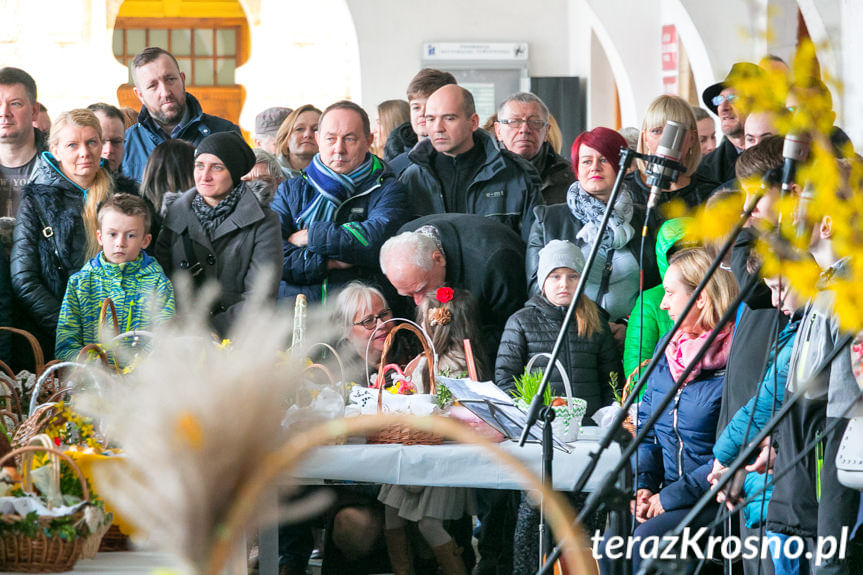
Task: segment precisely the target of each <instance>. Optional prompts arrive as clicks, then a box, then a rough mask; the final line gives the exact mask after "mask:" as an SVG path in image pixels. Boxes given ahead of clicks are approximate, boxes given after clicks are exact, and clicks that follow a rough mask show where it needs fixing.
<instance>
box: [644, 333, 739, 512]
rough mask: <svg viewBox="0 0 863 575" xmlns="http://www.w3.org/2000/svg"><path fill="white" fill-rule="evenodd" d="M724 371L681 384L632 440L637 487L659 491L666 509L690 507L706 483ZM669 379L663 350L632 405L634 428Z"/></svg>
mask: <svg viewBox="0 0 863 575" xmlns="http://www.w3.org/2000/svg"><path fill="white" fill-rule="evenodd" d="M662 343H663V342H660V344H659V346H657V349H661V346H662ZM724 377H725V371H724V370H719V371H708V372H702V373H701V374H699V375H698V377H696V378H695V379H694V380H693V381H690V382H689V383H688V384H687V385H685V386H684V387H683V389H682V390H681V391H680V392H679V393H678V395H677V398H676V400H675V401H672V403H671V404H670V405H669V407H668V408H666V410H665V411H664V412H663V414H662V416H661V417H660V418H659V419H658V420H657V422H656V425H654V427H653V429H651V431H650V433H649V434H648V435H647V438H646V439H645V441H644V443H642V444H641V445H639V446H638V489H650V491H652V492H653V493H659V500H660V502H661V503H662V507H663V509H665V510H666V511H670V510H672V509H683V508H686V507H691V506H692V505H693V504H694V503H695V502H696V501H697V500H698V498H699V497H701V496H702V495H703V494H704V492H705V491H707V490H708V489H709V488H710V484H709V483H708V482H707V474H708V473H710V471H711V469H712V467H713V444H714V441H715V439H716V421H717V419H718V418H719V404H720V401H721V399H722V384H723V380H724ZM673 385H674V380H673V378H672V376H671V371H670V370H669V368H668V361H667V360H666V359H665V354H664V353H663V356H662V357H661V358H660V360H659V362H658V364H657V366H656V369H654V371H653V373H652V374H651V375H650V379H649V380H648V383H647V390H646V391H645V392H644V397H642V399H641V403H640V404H639V407H638V426H639V428H640V427H641V426H642V425H643V424H644V422H646V421H647V419H648V418H649V417H650V415H651V414H652V413H653V403H654V402H659V401H661V400H662V398H663V397H665V395H666V394H668V392H669V390H670V389H671V388H672V386H673ZM675 412H676V422H675ZM678 437H680V440H678Z"/></svg>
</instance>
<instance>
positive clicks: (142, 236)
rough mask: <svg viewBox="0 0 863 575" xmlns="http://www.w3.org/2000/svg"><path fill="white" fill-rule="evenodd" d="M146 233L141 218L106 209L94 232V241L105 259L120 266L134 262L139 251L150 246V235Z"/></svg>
mask: <svg viewBox="0 0 863 575" xmlns="http://www.w3.org/2000/svg"><path fill="white" fill-rule="evenodd" d="M146 232H147V231H146V230H145V229H144V218H143V217H141V216H127V215H126V214H123V213H121V212H118V211H117V210H113V209H107V210H104V211H103V212H102V225H101V226H99V229H98V230H96V239H97V240H98V241H99V245H100V246H102V252H103V253H104V254H105V259H106V260H108V261H109V262H111V263H112V264H121V263H125V262H132V261H135V259H137V257H138V254H139V253H141V250H142V249H144V248H146V247H147V246H148V245H150V234H148V233H146Z"/></svg>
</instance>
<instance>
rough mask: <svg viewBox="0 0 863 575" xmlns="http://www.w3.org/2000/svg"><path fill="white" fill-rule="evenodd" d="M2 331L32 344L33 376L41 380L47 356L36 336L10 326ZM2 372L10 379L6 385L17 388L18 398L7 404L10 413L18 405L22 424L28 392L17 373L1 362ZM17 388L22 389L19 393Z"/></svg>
mask: <svg viewBox="0 0 863 575" xmlns="http://www.w3.org/2000/svg"><path fill="white" fill-rule="evenodd" d="M0 331H8V332H10V333H13V334H15V335H19V336H21V337H23V338H24V339H26V340H27V343H29V344H30V349H31V350H32V352H33V364H34V366H33V374H34V375H35V376H36V378H39V377H40V376H41V375H42V372H43V371H45V367H46V364H45V354H44V353H43V352H42V347H41V346H40V345H39V340H38V339H36V336H34V335H33V334H32V333H30V332H29V331H25V330H23V329H18V328H14V327H8V326H0ZM0 370H2V375H3V376H4V377H8V378H9V381H4V383H9V384H13V385H14V386H16V389H15V393H16V395H17V397H15V398H10V399H9V400H8V401H7V402H6V409H7V410H9V411H14V409H15V408H16V405H17V409H18V421H19V422H20V421H21V420H22V419H24V417H25V415H26V412H25V411H24V410H25V405H24V404H25V399H26V397H25V396H26V394H27V390H25V389H23V385H19V384H18V379H17V376H16V375H15V373H14V372H13V371H12V369H11V368H10V367H9V366H8V365H6V363H4V362H2V361H0ZM17 387H20V388H21V390H20V391H19V390H18V389H17Z"/></svg>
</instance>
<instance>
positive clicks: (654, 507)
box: [644, 493, 665, 519]
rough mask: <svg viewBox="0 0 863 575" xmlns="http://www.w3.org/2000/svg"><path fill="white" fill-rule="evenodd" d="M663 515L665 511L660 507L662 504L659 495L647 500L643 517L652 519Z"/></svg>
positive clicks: (656, 494)
mask: <svg viewBox="0 0 863 575" xmlns="http://www.w3.org/2000/svg"><path fill="white" fill-rule="evenodd" d="M663 513H665V509H663V507H662V502H661V501H660V500H659V493H655V494H653V495H651V496H650V498H649V499H648V500H647V511H646V512H645V514H644V515H645V517H646V518H647V519H652V518H653V517H656V516H657V515H662V514H663Z"/></svg>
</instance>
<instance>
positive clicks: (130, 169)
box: [121, 92, 241, 183]
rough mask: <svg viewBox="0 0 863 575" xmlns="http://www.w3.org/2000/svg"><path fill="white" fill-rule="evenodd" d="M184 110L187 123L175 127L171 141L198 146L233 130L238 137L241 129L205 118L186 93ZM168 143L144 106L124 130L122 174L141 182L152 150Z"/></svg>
mask: <svg viewBox="0 0 863 575" xmlns="http://www.w3.org/2000/svg"><path fill="white" fill-rule="evenodd" d="M186 107H187V108H188V110H189V118H190V119H189V121H188V122H186V123H185V124H180V125H178V126H176V127H175V128H174V129H173V131H172V132H171V136H170V137H171V138H180V139H182V140H186V141H187V142H190V143H192V144H194V145H195V146H197V145H198V144H200V143H201V140H203V139H204V138H206V137H207V136H209V135H210V134H214V133H216V132H228V131H231V130H233V131H234V132H237V133H238V134H239V133H241V132H240V127H239V126H237V125H236V124H234V123H233V122H229V121H228V120H225V119H224V118H219V117H218V116H211V115H209V114H205V113H204V112H203V110H202V109H201V104H199V103H198V100H197V99H195V97H194V96H193V95H191V94H189V93H188V92H187V93H186ZM167 139H168V136H166V135H165V132H164V131H163V130H162V127H161V126H160V125H159V124H158V123H156V121H155V120H154V119H153V118H152V117H150V112H148V111H147V108H146V106H144V107H142V108H141V112H140V113H139V114H138V123H137V124H135V125H134V126H130V127H129V129H128V130H126V152H125V154H124V155H123V166H122V169H121V171H122V172H123V174H124V175H126V176H128V177H130V178H132V179H133V180H135V181H136V182H139V183H140V182H141V176H143V175H144V167H145V166H146V165H147V158H149V157H150V154H151V153H152V152H153V150H154V149H155V148H156V146H158V145H159V144H161V143H162V142H164V141H165V140H167Z"/></svg>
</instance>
